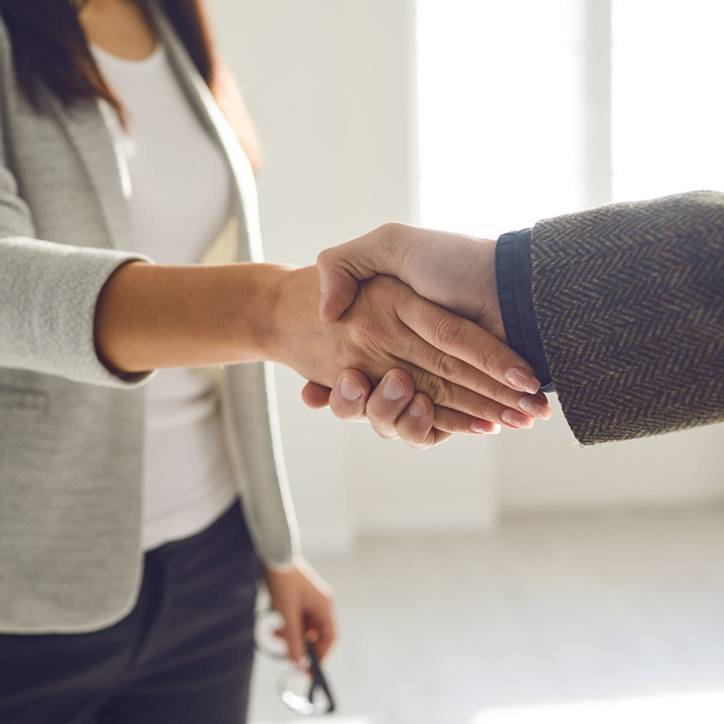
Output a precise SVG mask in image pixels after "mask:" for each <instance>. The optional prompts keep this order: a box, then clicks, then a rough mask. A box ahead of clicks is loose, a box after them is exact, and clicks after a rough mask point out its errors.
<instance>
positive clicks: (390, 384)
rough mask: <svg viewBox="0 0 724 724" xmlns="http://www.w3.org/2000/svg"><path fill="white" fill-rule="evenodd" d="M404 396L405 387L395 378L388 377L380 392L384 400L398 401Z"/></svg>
mask: <svg viewBox="0 0 724 724" xmlns="http://www.w3.org/2000/svg"><path fill="white" fill-rule="evenodd" d="M404 394H405V387H404V386H403V384H402V382H400V380H398V379H397V377H390V379H388V380H387V382H385V386H384V388H383V390H382V396H383V397H384V398H385V399H386V400H399V399H400V398H401V397H402V396H403V395H404Z"/></svg>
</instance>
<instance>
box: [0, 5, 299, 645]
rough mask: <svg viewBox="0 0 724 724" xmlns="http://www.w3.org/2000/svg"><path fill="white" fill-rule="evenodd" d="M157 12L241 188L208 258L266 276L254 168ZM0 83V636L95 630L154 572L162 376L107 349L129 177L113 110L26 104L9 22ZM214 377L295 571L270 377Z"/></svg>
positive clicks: (266, 540)
mask: <svg viewBox="0 0 724 724" xmlns="http://www.w3.org/2000/svg"><path fill="white" fill-rule="evenodd" d="M152 9H153V11H154V17H155V22H156V24H157V26H158V32H159V34H160V37H161V39H162V42H164V44H165V45H166V47H167V50H168V52H169V56H170V58H171V60H172V63H173V66H174V68H175V70H176V72H177V75H178V78H179V80H180V82H181V84H182V86H183V88H184V89H185V91H186V93H187V95H188V99H189V102H190V103H191V105H192V106H193V108H194V109H195V111H196V112H197V113H198V115H199V117H200V119H201V120H202V122H203V123H204V125H205V126H206V128H207V129H208V132H209V133H210V134H211V136H212V137H213V138H214V139H215V140H216V141H217V142H218V144H219V146H220V147H221V149H222V150H223V152H224V154H225V157H226V159H227V161H228V164H229V168H230V169H231V172H232V175H233V178H234V181H235V188H236V194H235V200H236V213H235V221H236V224H235V227H236V232H235V234H234V235H233V237H230V240H231V244H230V245H228V247H227V248H222V246H223V243H222V242H220V244H221V246H217V247H215V248H214V249H212V250H210V251H209V254H208V255H207V259H206V260H207V261H213V262H220V261H225V260H226V261H255V262H259V261H262V248H261V234H260V231H259V223H258V218H257V201H256V192H255V185H254V178H253V174H252V172H251V168H250V166H249V163H248V161H247V159H246V156H245V155H244V153H243V152H242V151H241V149H240V146H239V144H238V142H237V141H236V139H235V137H234V134H233V131H232V130H231V128H230V127H229V126H228V124H227V123H226V122H225V120H224V118H223V117H222V115H221V113H220V111H219V110H218V108H217V106H216V104H215V103H214V101H213V99H212V97H211V95H210V93H209V91H208V89H207V87H206V86H205V84H204V83H203V81H202V80H201V78H200V77H199V76H198V74H197V73H196V70H195V68H194V67H193V65H192V63H191V62H190V60H189V58H188V56H187V55H186V53H185V50H184V48H183V47H182V46H181V44H180V42H179V41H178V39H177V38H176V37H175V35H174V33H173V30H172V29H171V27H170V25H169V24H168V23H167V22H166V21H165V19H164V18H163V17H162V16H161V15H160V13H159V11H158V10H157V9H155V8H153V7H152ZM0 83H2V93H1V94H0V132H1V133H0V139H1V142H0V631H3V632H14V633H23V632H24V633H41V632H80V631H91V630H95V629H99V628H103V627H106V626H108V625H110V624H112V623H113V622H115V621H117V620H119V619H120V618H122V617H123V616H124V615H125V614H126V613H128V612H129V611H130V609H131V608H132V607H133V605H134V603H135V600H136V595H137V591H138V587H139V583H140V577H141V572H142V570H141V569H142V558H143V556H142V550H141V546H140V533H141V531H140V526H141V519H142V516H141V484H142V464H143V437H144V436H143V424H144V418H143V409H144V407H143V389H142V388H143V385H144V384H145V383H146V382H147V381H148V379H149V375H140V376H136V377H135V378H131V379H120V378H118V377H116V376H114V375H113V374H111V373H110V372H109V371H108V370H107V369H106V368H105V367H104V366H103V365H102V364H101V363H100V362H99V361H98V358H97V356H96V353H95V349H94V342H93V316H94V310H95V304H96V299H97V297H98V294H99V292H100V290H101V288H102V286H103V284H104V283H105V281H106V280H107V279H108V277H109V276H110V275H111V273H112V272H113V271H114V270H115V269H116V268H117V267H118V266H119V265H120V264H123V263H124V262H126V261H128V260H131V259H137V258H139V255H138V254H133V253H128V252H126V251H123V248H124V243H125V242H126V240H127V239H128V238H129V228H130V222H129V212H128V204H127V199H126V195H125V194H124V186H125V184H126V183H127V177H126V176H125V174H124V168H123V161H122V159H121V156H120V154H117V153H116V151H115V148H114V145H113V141H112V138H111V134H110V133H109V130H108V127H107V124H106V118H105V115H106V111H105V110H104V107H103V106H101V105H99V104H97V103H95V102H88V103H84V104H77V105H75V106H74V107H73V108H64V107H63V106H62V105H61V104H59V103H58V102H56V101H55V100H54V99H53V98H52V97H50V94H48V96H47V98H45V106H44V108H45V110H44V112H43V113H38V112H36V111H34V110H33V109H32V108H31V107H30V106H29V105H28V103H27V102H26V99H25V98H24V97H23V95H22V94H21V93H20V91H19V89H18V87H17V84H16V80H15V76H14V69H13V60H12V52H11V45H10V39H9V37H8V33H7V29H6V28H5V26H4V25H3V24H2V22H1V21H0ZM179 213H183V209H179ZM141 258H143V257H141ZM239 293H240V294H243V290H240V292H239ZM151 374H153V373H151ZM209 374H211V375H212V376H213V377H214V379H215V380H216V382H217V384H218V391H219V395H220V399H221V400H222V415H223V417H224V421H225V431H226V434H227V437H228V442H229V447H230V453H231V456H232V459H233V462H234V467H235V470H236V478H237V479H236V483H237V485H238V489H239V492H240V495H241V498H242V504H243V508H244V511H245V514H246V519H247V521H248V524H249V527H250V530H251V532H252V535H253V538H254V541H255V543H256V547H257V550H258V552H259V554H260V555H261V557H262V558H263V559H265V560H266V561H267V562H269V563H272V564H277V565H285V564H288V563H289V562H290V560H291V559H292V558H293V557H294V555H295V554H296V549H297V533H296V524H295V520H294V514H293V511H292V505H291V501H290V498H289V494H288V487H287V482H286V478H285V474H284V469H283V464H282V453H281V449H280V446H279V434H278V432H277V425H276V419H275V415H276V413H275V405H274V393H273V383H272V380H271V377H270V375H269V370H268V369H267V370H265V367H264V365H234V366H228V367H224V368H214V369H213V370H210V371H209Z"/></svg>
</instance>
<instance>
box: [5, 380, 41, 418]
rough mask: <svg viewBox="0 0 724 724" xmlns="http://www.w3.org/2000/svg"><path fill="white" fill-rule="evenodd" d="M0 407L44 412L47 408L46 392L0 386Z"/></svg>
mask: <svg viewBox="0 0 724 724" xmlns="http://www.w3.org/2000/svg"><path fill="white" fill-rule="evenodd" d="M0 408H1V409H5V410H29V411H34V412H45V411H46V410H47V409H48V393H47V392H44V391H43V390H34V389H31V388H24V387H2V386H0Z"/></svg>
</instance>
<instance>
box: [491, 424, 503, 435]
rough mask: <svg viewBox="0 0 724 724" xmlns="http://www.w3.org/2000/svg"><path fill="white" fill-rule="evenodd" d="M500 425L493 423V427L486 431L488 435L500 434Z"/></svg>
mask: <svg viewBox="0 0 724 724" xmlns="http://www.w3.org/2000/svg"><path fill="white" fill-rule="evenodd" d="M500 429H501V428H500V425H493V429H492V430H491V431H490V432H489V433H488V435H500Z"/></svg>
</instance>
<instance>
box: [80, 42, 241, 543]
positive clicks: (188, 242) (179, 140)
mask: <svg viewBox="0 0 724 724" xmlns="http://www.w3.org/2000/svg"><path fill="white" fill-rule="evenodd" d="M93 54H94V56H95V58H96V61H97V62H98V64H99V67H100V69H101V71H102V73H103V74H104V76H105V78H106V80H107V82H108V83H109V85H110V86H111V88H112V89H113V90H114V92H115V93H116V95H117V96H118V98H119V100H120V101H121V103H122V104H123V106H124V108H125V109H126V111H127V114H128V121H129V123H128V129H127V130H124V129H123V128H122V126H121V124H120V123H119V122H118V121H117V119H116V118H115V115H113V116H112V117H111V130H112V132H113V135H114V140H115V143H116V146H117V148H118V149H119V151H120V154H121V156H122V159H123V160H124V161H125V164H126V165H127V180H128V181H129V184H128V186H129V190H128V193H129V194H130V196H129V202H130V211H131V218H132V222H133V238H131V239H129V240H128V244H127V248H128V249H129V250H132V251H138V252H142V253H144V254H147V255H148V256H150V257H151V258H152V259H153V260H154V261H156V262H157V263H159V264H194V263H198V262H199V261H200V259H201V257H202V256H203V253H204V252H205V250H206V249H207V247H208V246H209V244H210V243H211V242H212V241H213V240H214V239H215V238H216V236H217V235H218V234H219V232H220V231H221V229H222V228H223V227H224V225H225V223H226V222H227V220H228V218H229V214H230V210H231V177H230V173H229V170H228V167H227V166H226V163H225V160H224V158H223V156H222V154H221V151H220V150H219V149H218V147H217V146H216V145H215V144H214V143H213V142H212V140H211V138H210V137H209V135H208V134H207V133H206V132H205V130H204V128H203V126H202V125H201V121H200V120H199V118H198V117H197V116H196V115H195V114H194V111H193V109H192V107H191V106H190V104H189V102H188V100H187V98H186V97H185V95H184V93H183V90H182V88H181V87H180V86H179V83H178V80H177V78H176V76H175V74H174V71H173V68H172V67H171V65H170V63H169V60H168V58H167V56H166V51H165V49H164V48H163V46H162V45H160V44H159V45H158V46H157V47H156V49H155V50H154V52H153V54H152V55H150V56H149V57H148V58H146V59H144V60H140V61H135V60H125V59H122V58H118V57H116V56H114V55H111V54H109V53H108V52H106V51H104V50H102V49H100V48H97V47H94V48H93ZM144 392H145V395H146V431H145V437H146V441H145V442H146V444H145V456H144V496H143V505H144V513H143V547H144V549H146V550H148V549H151V548H155V547H156V546H159V545H161V544H163V543H165V542H168V541H171V540H178V539H179V538H184V537H186V536H189V535H193V534H194V533H196V532H198V531H200V530H202V529H203V528H205V527H206V526H207V525H209V524H210V523H211V522H212V521H213V520H214V519H215V518H216V517H218V515H219V514H220V513H221V512H222V511H223V510H225V509H226V508H227V507H228V505H229V504H230V503H231V502H232V500H233V499H234V496H235V495H236V488H235V485H234V482H233V477H232V473H231V468H230V465H229V459H228V456H227V451H226V448H225V446H224V442H223V434H222V429H221V420H220V415H219V414H218V400H217V399H216V397H215V394H214V391H213V386H212V384H211V382H210V381H209V379H208V378H207V377H206V376H205V375H204V374H203V373H201V372H199V371H198V370H193V369H163V370H159V372H158V374H157V375H156V376H155V377H154V378H153V379H152V380H150V381H149V383H148V384H147V385H146V387H145V388H144Z"/></svg>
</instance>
